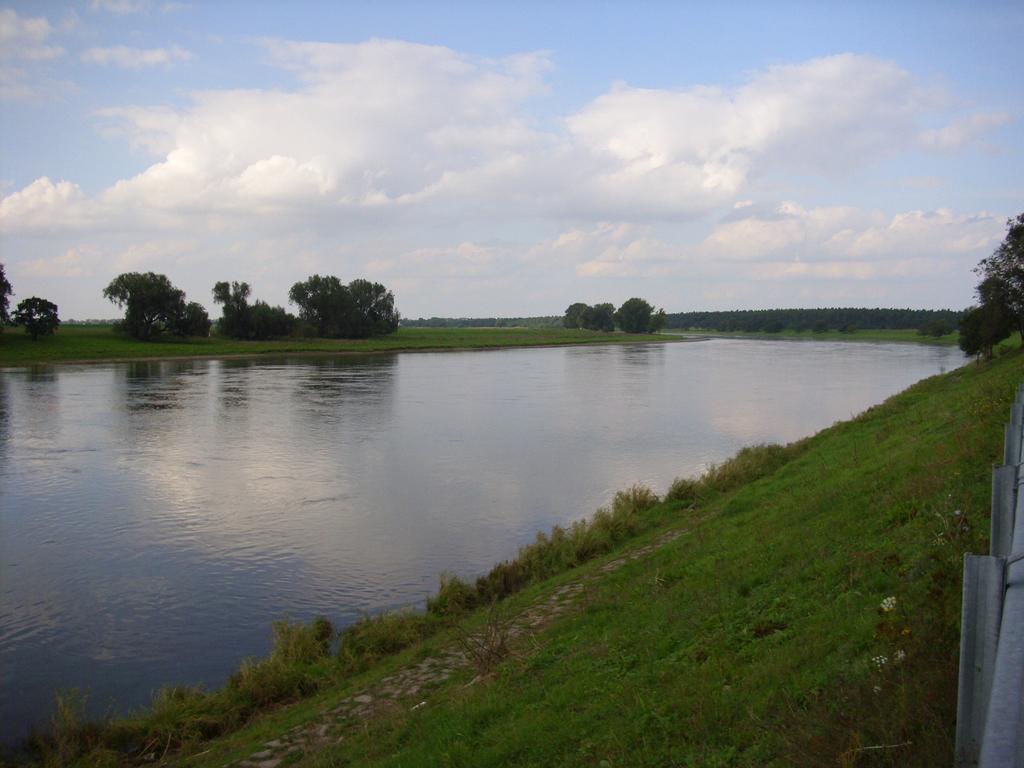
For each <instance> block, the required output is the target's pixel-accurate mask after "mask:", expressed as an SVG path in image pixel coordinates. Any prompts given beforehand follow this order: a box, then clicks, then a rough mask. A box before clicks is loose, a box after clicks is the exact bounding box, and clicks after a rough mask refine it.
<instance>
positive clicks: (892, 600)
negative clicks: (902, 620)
mask: <svg viewBox="0 0 1024 768" xmlns="http://www.w3.org/2000/svg"><path fill="white" fill-rule="evenodd" d="M880 607H881V609H882V610H883V611H885V612H886V613H889V611H894V610H896V596H895V595H889V597H887V598H885V600H883V601H882V605H881V606H880Z"/></svg>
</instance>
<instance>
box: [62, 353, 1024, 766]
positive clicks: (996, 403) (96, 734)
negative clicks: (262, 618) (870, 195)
mask: <svg viewBox="0 0 1024 768" xmlns="http://www.w3.org/2000/svg"><path fill="white" fill-rule="evenodd" d="M1022 377H1024V356H1022V355H1021V353H1020V352H1010V353H1007V354H1005V355H1004V356H1002V357H1001V358H1000V359H998V360H995V361H993V362H986V363H981V364H974V365H969V366H967V367H965V368H962V369H958V370H956V371H953V372H951V373H949V374H946V375H943V376H936V377H933V378H931V379H928V380H926V381H924V382H921V383H919V384H918V385H915V386H914V387H911V388H910V389H909V390H907V391H906V392H904V393H902V394H900V395H897V396H896V397H893V398H891V399H890V400H888V401H887V402H886V403H885V404H883V405H880V406H876V407H874V408H871V409H869V410H868V411H867V412H866V413H864V414H863V415H861V416H859V417H858V418H855V419H853V420H850V421H846V422H842V423H838V424H836V425H835V426H833V427H831V428H829V429H826V430H824V431H822V432H820V433H818V434H817V435H815V436H814V437H812V438H808V439H806V440H803V441H800V442H798V443H795V444H792V445H790V446H787V447H785V448H782V447H774V448H773V447H768V448H755V449H748V450H746V451H744V452H743V453H741V454H740V455H739V456H737V457H736V458H735V459H733V460H731V461H729V462H726V463H725V464H723V465H722V466H721V467H719V468H717V469H716V470H713V471H711V472H710V473H708V475H706V476H705V477H704V478H703V479H702V480H700V481H692V480H690V481H686V480H684V481H680V482H677V483H676V484H674V485H673V487H672V489H671V490H670V491H669V492H668V493H666V494H665V498H664V499H663V500H661V501H659V502H658V503H656V504H653V505H652V504H650V501H651V499H650V498H649V497H648V496H647V495H644V494H642V493H640V492H635V493H633V494H632V495H630V494H626V495H625V496H624V497H623V498H622V499H621V500H619V501H618V502H616V504H615V505H614V506H613V508H612V510H610V511H609V512H608V513H605V514H603V515H598V517H597V518H596V522H595V523H593V524H592V525H591V526H589V527H586V528H584V527H576V528H573V529H571V530H570V531H565V532H561V533H558V532H556V533H554V534H552V535H551V536H548V537H544V538H543V539H542V540H540V542H539V544H538V545H535V546H534V547H533V548H528V549H527V550H524V551H523V552H521V553H520V556H519V558H518V559H517V560H516V561H514V562H512V563H507V564H505V565H503V566H498V567H496V568H495V570H494V571H492V573H491V574H490V575H488V576H487V577H486V578H485V579H483V580H482V581H481V582H480V583H478V584H462V583H459V582H451V581H450V582H447V584H446V586H445V588H444V589H443V590H442V592H441V593H440V595H439V596H438V598H437V599H436V600H435V601H434V608H433V610H432V611H430V612H429V613H427V614H416V613H400V614H394V615H391V616H387V617H384V618H381V619H376V620H370V621H366V622H362V623H361V624H359V625H356V628H355V629H354V630H350V632H349V633H347V635H346V636H345V637H343V638H342V640H341V647H342V653H341V654H340V655H339V654H337V653H336V652H334V651H331V652H328V651H327V645H326V644H325V643H323V642H322V639H323V627H322V626H321V627H320V630H317V629H316V628H307V629H299V628H296V627H291V628H287V627H285V626H284V625H282V628H280V629H279V630H278V631H277V632H276V633H275V634H276V635H277V641H278V642H277V646H276V648H275V652H274V656H272V657H271V658H270V659H269V660H267V661H265V662H261V663H260V664H250V665H248V666H246V667H244V668H243V669H242V670H241V671H240V672H239V674H238V675H236V676H235V678H234V681H233V683H232V684H231V685H229V686H228V688H227V689H225V690H226V693H221V694H214V695H213V696H207V695H202V694H200V693H197V692H194V691H188V690H182V689H176V690H171V691H167V692H164V693H163V694H161V696H160V697H159V698H158V700H157V702H156V705H155V710H154V711H153V712H150V713H143V714H140V715H139V716H137V717H135V718H128V719H125V720H121V721H117V722H115V723H112V724H108V725H107V726H105V727H104V728H98V729H93V730H89V729H88V728H86V727H84V726H82V725H80V724H79V725H75V723H74V717H73V708H66V710H65V712H66V714H67V720H68V723H67V724H66V726H65V730H64V734H65V735H64V738H63V740H58V741H57V742H55V743H54V745H53V746H52V747H51V752H50V761H51V764H70V763H73V762H75V760H78V761H79V762H80V763H81V764H97V763H100V762H103V761H105V764H117V763H118V762H120V761H122V760H124V759H126V758H120V757H118V756H117V755H118V753H117V750H118V749H125V748H127V749H129V750H130V752H131V754H133V755H134V756H135V757H136V758H139V759H142V758H145V757H147V756H150V755H151V756H152V757H151V758H150V760H149V761H150V762H159V763H172V762H173V763H181V764H185V765H195V766H214V765H218V766H220V765H227V764H239V763H245V762H246V761H248V764H250V765H263V766H267V768H269V766H270V765H275V766H276V765H285V764H289V765H291V764H298V765H310V766H320V765H337V764H346V765H348V764H352V765H431V764H452V765H461V764H466V765H592V764H599V763H600V762H601V761H606V762H607V763H608V764H610V765H635V764H651V765H664V764H673V763H677V764H705V765H707V764H711V765H715V764H718V765H835V764H851V765H852V764H856V763H857V762H858V761H859V760H860V759H861V758H862V757H863V756H865V755H872V756H874V757H876V758H877V757H878V753H879V752H881V751H882V750H873V749H871V750H866V749H865V748H868V747H876V746H885V751H884V759H883V760H882V764H893V765H897V764H898V765H922V766H924V765H936V764H940V763H942V762H947V761H948V759H949V755H950V754H951V753H952V734H953V719H954V716H955V714H954V711H955V700H956V674H957V657H958V641H959V633H958V622H959V605H960V567H961V559H962V554H963V552H965V551H975V552H977V551H983V550H984V539H985V537H986V535H987V530H988V523H987V520H988V508H989V494H990V491H991V487H990V482H991V481H990V466H991V463H992V462H993V461H997V460H998V458H999V456H1000V454H1001V441H1002V422H1003V421H1004V420H1005V418H1006V413H1007V410H1008V407H1009V404H1010V402H1011V401H1012V396H1013V393H1014V390H1015V388H1016V385H1017V384H1018V383H1019V381H1020V380H1021V378H1022ZM517 563H518V565H517ZM566 569H567V570H566ZM552 574H554V575H552ZM517 589H518V590H520V591H516V590H517ZM501 596H505V599H504V600H501V601H500V602H499V603H498V604H497V605H499V606H500V608H499V609H498V610H497V611H494V610H491V609H488V608H486V607H483V608H477V609H474V608H473V605H474V604H481V605H484V606H486V605H488V604H489V601H490V599H491V598H492V597H501ZM318 631H319V632H320V634H318ZM346 649H347V650H346ZM218 695H219V696H221V698H220V699H219V702H218V701H217V700H215V698H214V697H215V696H218ZM243 697H248V698H247V699H245V700H244V701H243ZM240 701H242V703H243V705H244V706H242V707H238V706H235V708H234V709H232V708H231V706H232V705H237V704H238V703H239V702H240ZM289 701H292V702H294V703H292V704H290V705H288V706H284V705H285V704H287V703H288V702H289ZM260 702H262V704H261V703H260ZM215 705H216V706H215ZM178 750H183V751H178ZM132 759H134V758H131V757H129V758H127V760H128V762H131V760H132Z"/></svg>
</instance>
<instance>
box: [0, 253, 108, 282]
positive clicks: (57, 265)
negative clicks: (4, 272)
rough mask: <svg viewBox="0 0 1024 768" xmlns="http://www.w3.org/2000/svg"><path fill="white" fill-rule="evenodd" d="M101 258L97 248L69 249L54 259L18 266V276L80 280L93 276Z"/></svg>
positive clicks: (44, 259) (28, 261)
mask: <svg viewBox="0 0 1024 768" xmlns="http://www.w3.org/2000/svg"><path fill="white" fill-rule="evenodd" d="M99 258H100V254H99V252H98V251H97V250H96V249H95V248H89V247H82V248H69V249H68V250H67V251H65V252H64V253H62V254H60V255H59V256H54V257H53V258H49V259H47V258H42V259H28V260H27V261H23V262H21V263H19V264H18V271H17V274H18V275H19V276H21V275H24V276H26V277H42V278H65V279H66V278H79V277H87V276H89V275H92V274H93V269H94V267H95V266H96V264H97V262H98V260H99Z"/></svg>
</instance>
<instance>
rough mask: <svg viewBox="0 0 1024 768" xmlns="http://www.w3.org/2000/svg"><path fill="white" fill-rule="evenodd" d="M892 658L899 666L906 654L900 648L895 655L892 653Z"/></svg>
mask: <svg viewBox="0 0 1024 768" xmlns="http://www.w3.org/2000/svg"><path fill="white" fill-rule="evenodd" d="M892 657H893V659H894V660H895V661H896V663H897V664H899V663H900V662H901V661H903V660H904V659H905V658H907V654H906V653H905V652H904V651H903V649H902V648H901V649H900V650H898V651H896V653H894V654H893V655H892Z"/></svg>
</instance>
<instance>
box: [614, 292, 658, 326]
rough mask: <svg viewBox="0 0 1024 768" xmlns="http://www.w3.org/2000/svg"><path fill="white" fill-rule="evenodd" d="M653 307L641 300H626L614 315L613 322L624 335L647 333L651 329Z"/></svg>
mask: <svg viewBox="0 0 1024 768" xmlns="http://www.w3.org/2000/svg"><path fill="white" fill-rule="evenodd" d="M653 312H654V307H652V306H651V305H650V304H648V303H647V302H646V301H644V300H643V299H637V298H632V299H629V300H627V301H626V302H625V303H623V305H622V306H621V307H619V310H618V312H616V313H615V322H617V323H618V324H619V328H621V329H622V330H623V331H625V332H626V333H647V332H649V331H650V329H651V315H652V313H653Z"/></svg>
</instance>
